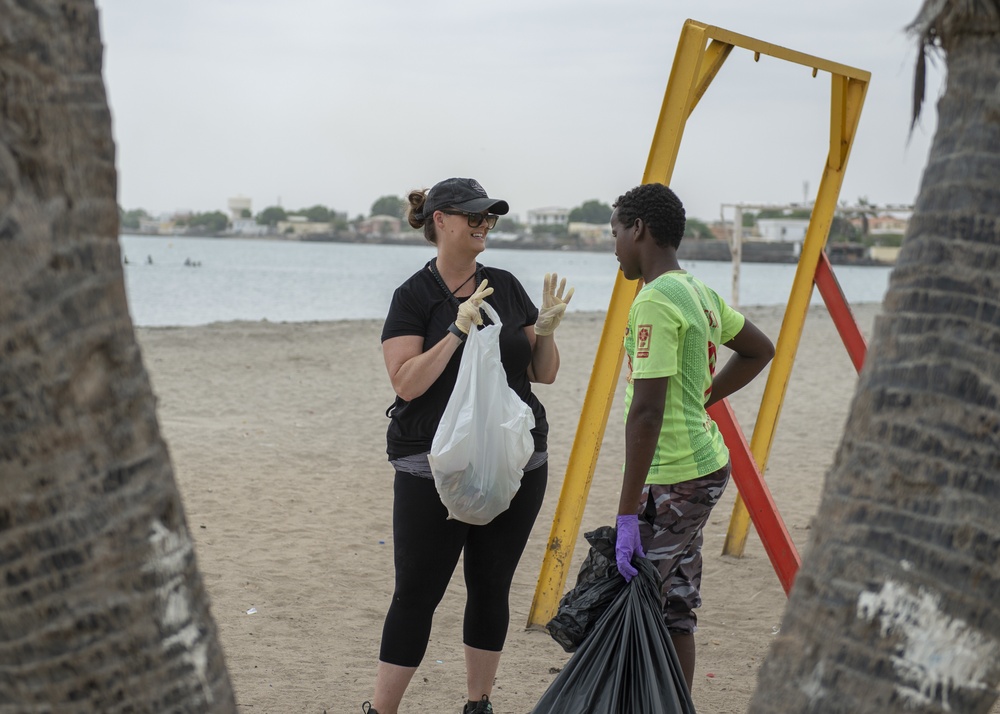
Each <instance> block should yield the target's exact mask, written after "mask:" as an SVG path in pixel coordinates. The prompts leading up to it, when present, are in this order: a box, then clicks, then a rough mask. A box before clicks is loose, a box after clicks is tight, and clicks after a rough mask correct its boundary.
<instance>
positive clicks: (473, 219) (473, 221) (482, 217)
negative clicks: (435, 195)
mask: <svg viewBox="0 0 1000 714" xmlns="http://www.w3.org/2000/svg"><path fill="white" fill-rule="evenodd" d="M441 213H447V214H448V215H449V216H465V217H466V218H468V219H469V226H470V227H471V228H478V227H479V226H481V225H483V221H486V227H487V228H489V229H491V230H492V229H493V226H495V225H496V224H497V220H498V219H499V218H500V216H498V215H496V214H495V213H467V212H466V211H446V210H444V209H441Z"/></svg>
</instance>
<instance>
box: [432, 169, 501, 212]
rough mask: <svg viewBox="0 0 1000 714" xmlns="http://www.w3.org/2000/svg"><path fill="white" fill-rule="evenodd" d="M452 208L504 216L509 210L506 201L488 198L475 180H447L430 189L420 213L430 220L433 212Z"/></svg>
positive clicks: (484, 190)
mask: <svg viewBox="0 0 1000 714" xmlns="http://www.w3.org/2000/svg"><path fill="white" fill-rule="evenodd" d="M445 208H454V209H455V210H458V211H468V212H469V213H483V212H489V213H496V214H497V215H500V216H502V215H504V214H506V213H507V211H509V210H510V206H508V205H507V202H506V201H501V200H498V199H496V198H490V197H489V196H488V195H486V189H485V188H483V187H482V186H481V185H480V184H479V182H478V181H476V179H471V178H449V179H445V180H444V181H440V182H438V183H436V184H434V186H432V187H431V190H430V191H428V192H427V198H426V199H425V200H424V208H423V211H422V213H423V214H424V215H425V216H427V217H428V218H430V217H431V216H432V215H434V211H440V210H442V209H445Z"/></svg>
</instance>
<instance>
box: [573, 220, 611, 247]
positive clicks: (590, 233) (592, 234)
mask: <svg viewBox="0 0 1000 714" xmlns="http://www.w3.org/2000/svg"><path fill="white" fill-rule="evenodd" d="M568 233H569V234H570V235H571V236H576V239H577V240H578V241H579V243H580V245H582V246H584V245H585V246H596V245H611V224H610V223H583V222H581V221H573V222H572V223H570V224H569V227H568Z"/></svg>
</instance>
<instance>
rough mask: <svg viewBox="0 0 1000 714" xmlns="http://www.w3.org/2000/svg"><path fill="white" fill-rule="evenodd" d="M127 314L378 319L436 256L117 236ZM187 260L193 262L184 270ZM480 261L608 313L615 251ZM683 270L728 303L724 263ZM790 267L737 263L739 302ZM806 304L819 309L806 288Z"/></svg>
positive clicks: (856, 290) (184, 320)
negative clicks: (556, 284)
mask: <svg viewBox="0 0 1000 714" xmlns="http://www.w3.org/2000/svg"><path fill="white" fill-rule="evenodd" d="M120 243H121V248H122V258H123V260H127V263H126V265H125V289H126V292H127V295H128V302H129V311H130V312H131V315H132V320H133V322H134V323H135V324H136V325H139V326H143V327H162V326H181V325H204V324H209V323H212V322H223V321H229V320H268V321H271V322H312V321H320V320H357V319H382V318H384V317H385V314H386V311H387V310H388V309H389V301H390V300H391V299H392V293H393V291H394V290H395V289H396V286H398V285H399V284H400V283H401V282H403V281H404V280H405V279H406V278H407V277H409V276H410V275H412V274H413V273H415V272H416V271H417V270H419V269H420V268H421V267H422V266H423V265H424V263H426V262H427V261H428V260H430V259H431V258H433V257H434V255H435V249H434V247H433V246H430V245H427V246H396V245H361V244H356V243H300V242H297V241H283V240H256V239H255V240H246V239H237V238H188V237H160V236H156V237H154V236H132V235H125V236H122V237H121V239H120ZM187 261H190V262H191V263H194V264H195V265H193V266H192V265H185V262H187ZM480 262H482V263H484V264H486V265H492V266H496V267H498V268H504V269H505V270H509V271H511V272H512V273H514V275H516V276H517V277H518V279H519V280H520V281H521V283H522V284H523V285H524V286H525V289H526V290H527V291H528V294H529V295H531V297H532V298H533V299H534V300H535V301H536V304H537V303H538V302H540V301H541V293H542V279H543V277H544V276H545V273H547V272H556V273H559V275H560V276H565V277H566V278H567V280H568V283H569V284H570V285H572V286H573V287H574V288H575V289H576V292H575V294H574V296H573V300H572V302H571V303H570V308H569V309H570V311H602V312H603V311H604V310H607V307H608V302H609V300H610V298H611V292H612V289H613V288H614V282H615V276H616V274H617V271H618V261H616V260H615V257H614V253H613V252H612V251H611V250H609V251H608V252H607V253H591V252H582V251H555V250H515V249H505V248H499V247H496V246H492V247H490V248H488V249H487V250H486V252H485V253H484V254H483V256H482V258H481V259H480ZM682 266H683V267H684V268H685V269H686V270H689V271H691V272H692V273H694V274H695V275H697V276H698V277H699V278H701V279H702V280H704V281H705V282H706V283H708V284H709V285H711V286H712V287H713V288H715V290H716V291H718V293H719V294H720V295H722V297H723V298H724V299H726V300H730V301H731V300H732V295H731V287H732V264H731V263H723V262H713V261H683V262H682ZM890 271H891V269H890V268H887V267H876V266H834V273H835V274H836V276H837V279H838V281H839V282H840V285H841V288H842V289H843V291H844V294H845V295H846V296H847V299H848V300H849V301H850V302H859V303H860V302H881V301H882V298H883V296H884V295H885V291H886V288H887V287H888V283H889V273H890ZM794 276H795V266H794V265H787V264H768V263H744V264H743V265H742V266H741V267H740V287H739V293H740V294H739V304H740V305H744V306H745V305H783V304H785V303H786V302H787V301H788V295H789V292H790V290H791V286H792V279H793V278H794ZM812 301H813V303H814V304H822V299H821V298H820V297H819V295H818V293H817V291H815V290H814V291H813V298H812Z"/></svg>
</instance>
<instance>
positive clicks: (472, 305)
mask: <svg viewBox="0 0 1000 714" xmlns="http://www.w3.org/2000/svg"><path fill="white" fill-rule="evenodd" d="M488 282H489V281H488V280H483V282H481V283H479V287H478V288H476V292H474V293H472V295H470V296H469V297H468V299H467V300H466V301H465V302H463V303H462V304H461V305H459V306H458V317H456V318H455V324H456V325H457V326H458V329H460V330H461V331H462V332H464V333H465V334H469V330H470V329H472V323H475V324H477V325H482V324H483V316H482V315H481V314H480V313H479V306H480V305H482V304H483V300H484V299H485V298H486V297H487V296H488V295H492V294H493V288H488V287H486V284H487V283H488Z"/></svg>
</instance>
